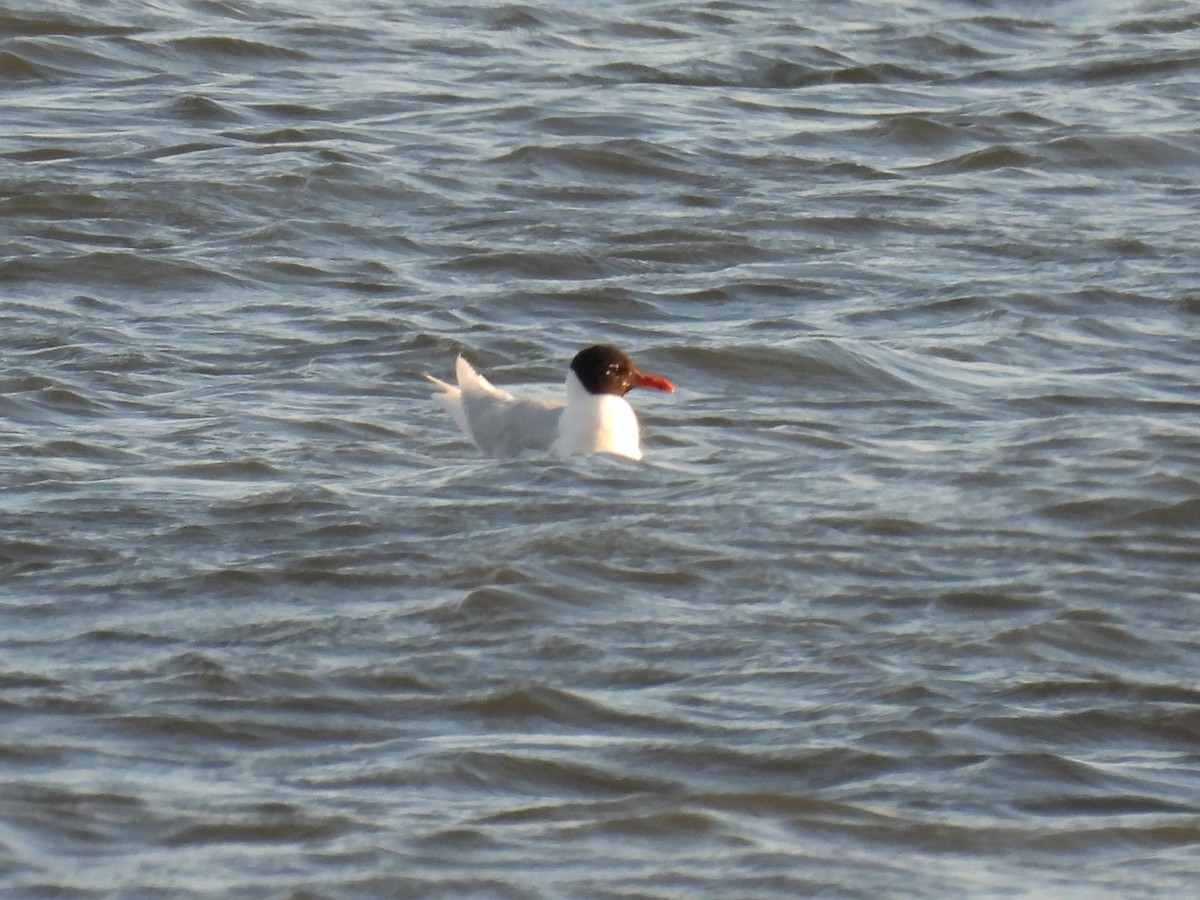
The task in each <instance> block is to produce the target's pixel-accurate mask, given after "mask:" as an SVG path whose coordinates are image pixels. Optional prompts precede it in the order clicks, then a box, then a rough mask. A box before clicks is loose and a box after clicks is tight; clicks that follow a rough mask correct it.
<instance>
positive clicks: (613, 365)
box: [604, 363, 621, 375]
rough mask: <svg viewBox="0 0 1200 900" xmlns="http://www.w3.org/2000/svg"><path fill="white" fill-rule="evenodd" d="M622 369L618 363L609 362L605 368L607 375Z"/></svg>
mask: <svg viewBox="0 0 1200 900" xmlns="http://www.w3.org/2000/svg"><path fill="white" fill-rule="evenodd" d="M620 371H621V367H620V366H618V365H617V364H616V363H609V364H608V368H606V369H605V370H604V374H605V375H616V374H618V373H619V372H620Z"/></svg>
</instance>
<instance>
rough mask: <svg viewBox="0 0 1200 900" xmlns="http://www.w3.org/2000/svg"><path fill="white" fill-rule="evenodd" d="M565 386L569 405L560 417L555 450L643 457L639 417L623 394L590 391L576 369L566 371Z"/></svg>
mask: <svg viewBox="0 0 1200 900" xmlns="http://www.w3.org/2000/svg"><path fill="white" fill-rule="evenodd" d="M566 387H567V405H566V406H565V407H564V408H563V411H562V415H560V416H559V419H558V439H557V440H556V441H555V442H554V447H553V449H554V451H555V452H556V453H558V454H559V455H560V456H567V455H569V454H572V453H614V454H616V455H617V456H627V457H629V458H630V459H641V458H642V448H641V443H640V441H639V436H638V422H637V416H635V415H634V413H633V407H631V406H630V405H629V404H628V403H627V402H626V401H625V398H624V397H618V396H617V395H616V394H591V393H588V391H587V389H586V388H585V387H584V386H583V385H582V384H580V383H579V379H578V378H576V377H575V373H574V372H568V373H567V384H566Z"/></svg>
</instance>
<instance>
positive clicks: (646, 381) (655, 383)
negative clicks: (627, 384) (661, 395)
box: [633, 372, 675, 394]
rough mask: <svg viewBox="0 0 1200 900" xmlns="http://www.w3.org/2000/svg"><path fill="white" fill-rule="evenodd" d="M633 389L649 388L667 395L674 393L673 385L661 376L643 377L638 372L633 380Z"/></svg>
mask: <svg viewBox="0 0 1200 900" xmlns="http://www.w3.org/2000/svg"><path fill="white" fill-rule="evenodd" d="M633 387H639V388H650V389H651V390H655V391H666V392H667V393H668V394H673V393H675V385H673V384H671V382H669V381H667V379H665V378H663V377H662V376H661V375H645V374H643V373H641V372H638V373H637V375H636V376H634V379H633Z"/></svg>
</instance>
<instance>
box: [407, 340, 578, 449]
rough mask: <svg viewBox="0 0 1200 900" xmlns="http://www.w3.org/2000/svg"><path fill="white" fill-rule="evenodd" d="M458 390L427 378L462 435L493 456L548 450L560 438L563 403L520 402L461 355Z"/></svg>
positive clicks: (542, 401)
mask: <svg viewBox="0 0 1200 900" xmlns="http://www.w3.org/2000/svg"><path fill="white" fill-rule="evenodd" d="M455 375H456V376H457V378H458V387H455V386H453V385H450V384H447V383H446V382H444V381H440V380H439V379H437V378H433V377H432V376H429V375H426V376H425V377H426V378H428V379H429V380H430V381H431V382H433V383H434V384H435V385H437V387H438V388H440V390H439V391H438V392H436V393H434V395H433V399H435V400H436V401H438V403H440V404H441V405H442V408H443V409H445V410H446V411H447V412H448V413H450V415H451V416H452V417H453V418H454V421H455V422H457V423H458V427H459V428H460V429H461V430H462V433H463V434H465V435H466V436H467V438H469V439H470V440H471V442H472V443H473V444H475V446H476V447H478V448H479V449H480V450H482V451H483V452H484V453H487V454H489V455H491V456H514V455H516V454H518V453H520V452H522V451H523V450H548V449H549V448H550V446H551V445H552V444H553V443H554V441H555V439H556V438H557V437H558V418H559V415H560V413H561V412H562V404H561V403H553V402H551V401H548V400H519V399H517V398H516V397H514V396H513V395H512V394H510V393H508V391H502V390H500V389H499V388H497V387H494V386H493V385H492V383H491V382H490V381H488V380H487V379H486V378H484V377H483V376H482V375H480V374H479V373H478V372H476V371H475V369H474V368H472V366H471V364H470V363H469V362H467V361H466V360H465V359H463V358H462V357H461V356H460V357H459V358H458V362H457V363H456V365H455Z"/></svg>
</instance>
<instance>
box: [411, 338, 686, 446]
mask: <svg viewBox="0 0 1200 900" xmlns="http://www.w3.org/2000/svg"><path fill="white" fill-rule="evenodd" d="M455 374H456V376H457V378H458V386H457V387H455V386H454V385H452V384H447V383H446V382H444V381H441V380H439V379H437V378H434V377H433V376H432V375H426V376H425V377H426V378H428V379H429V380H430V381H432V382H433V383H434V384H435V385H437V387H438V390H437V391H436V392H434V394H433V399H434V400H436V401H437V402H438V403H440V404H441V405H442V408H443V409H445V410H446V412H448V413H450V415H451V416H453V417H454V421H455V422H457V423H458V427H459V428H461V429H462V433H463V434H465V435H466V436H467V438H468V439H469V440H470V441H471V442H472V443H473V444H474V445H475V446H476V447H478V448H479V449H480V450H482V451H483V452H484V453H487V454H489V455H491V456H513V455H515V454H517V453H520V452H521V451H523V450H543V451H546V450H548V451H550V452H551V453H554V454H556V455H558V456H569V455H570V454H573V453H613V454H615V455H617V456H627V457H629V458H630V459H641V458H642V448H641V443H640V440H639V435H638V421H637V416H635V415H634V413H633V407H631V406H630V405H629V403H628V401H626V399H625V394H627V393H628V392H629V391H631V390H632V389H633V388H637V387H641V388H653V389H654V390H657V391H667V392H669V393H674V392H675V386H674V385H673V384H671V382H669V381H668V380H667V379H665V378H663V377H662V376H661V375H645V374H643V373H641V372H639V371H638V370H637V367H636V366H635V365H634V364H633V360H631V359H630V358H629V357H628V356H626V355H625V354H624V353H622V352H621V351H620V350H618V349H617V348H616V347H606V346H602V345H597V346H594V347H588V348H587V349H586V350H581V351H579V353H577V354H576V355H575V358H574V359H573V360H571V368H570V369H569V370H568V371H567V384H566V388H567V402H566V403H565V404H563V403H556V402H553V401H549V400H518V399H517V398H516V397H514V396H513V395H512V394H510V393H508V391H502V390H500V389H499V388H496V387H493V386H492V384H491V382H489V381H488V380H487V379H486V378H484V377H483V376H482V375H480V374H479V373H478V372H476V371H475V369H474V368H473V367H472V366H471V364H470V363H469V362H467V361H466V360H465V359H463V358H462V357H461V356H460V357H458V361H457V363H456V365H455Z"/></svg>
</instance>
